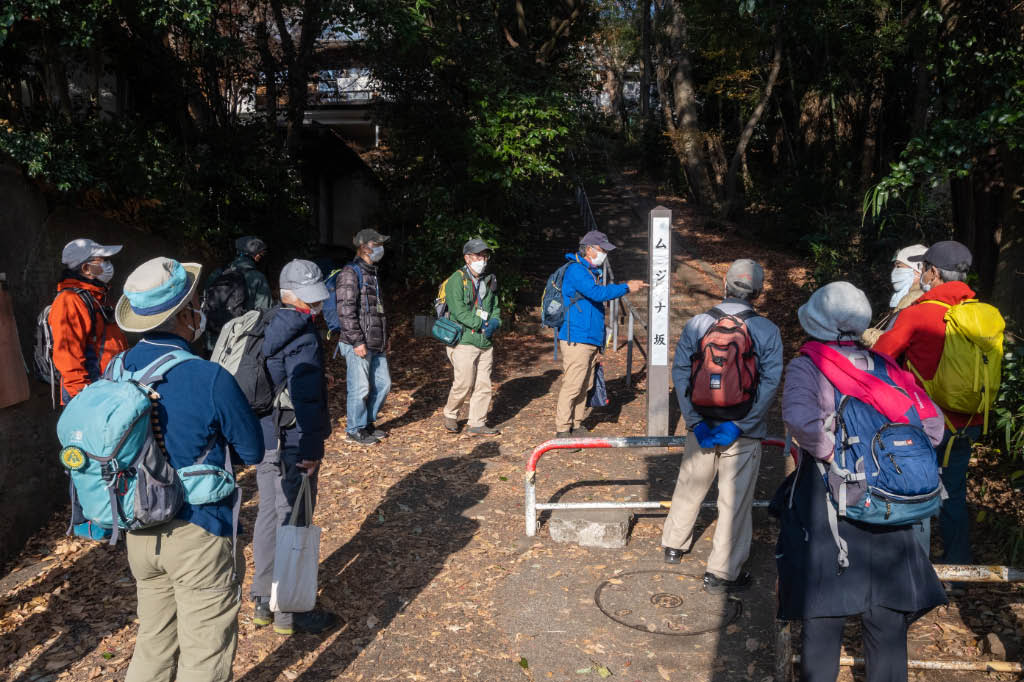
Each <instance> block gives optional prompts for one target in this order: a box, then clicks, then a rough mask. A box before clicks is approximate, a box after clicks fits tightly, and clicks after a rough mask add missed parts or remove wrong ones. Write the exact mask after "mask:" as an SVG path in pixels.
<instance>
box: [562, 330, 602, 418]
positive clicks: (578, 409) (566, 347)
mask: <svg viewBox="0 0 1024 682" xmlns="http://www.w3.org/2000/svg"><path fill="white" fill-rule="evenodd" d="M599 350H600V348H598V347H597V346H591V345H590V344H587V343H574V344H570V343H569V342H568V341H562V340H559V342H558V353H559V354H560V355H561V356H562V388H561V390H559V392H558V407H556V408H555V431H558V432H562V431H571V430H572V429H573V428H575V427H577V426H579V425H580V424H581V423H582V422H583V420H584V419H586V418H587V415H588V414H590V408H589V407H587V393H589V392H590V389H591V388H592V387H593V385H594V367H596V366H597V356H598V351H599Z"/></svg>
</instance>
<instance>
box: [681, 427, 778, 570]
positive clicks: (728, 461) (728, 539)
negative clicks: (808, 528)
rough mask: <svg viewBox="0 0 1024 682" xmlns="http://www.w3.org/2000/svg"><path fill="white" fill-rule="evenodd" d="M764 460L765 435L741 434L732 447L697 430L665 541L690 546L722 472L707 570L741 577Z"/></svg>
mask: <svg viewBox="0 0 1024 682" xmlns="http://www.w3.org/2000/svg"><path fill="white" fill-rule="evenodd" d="M760 466H761V441H760V439H757V438H739V439H738V440H737V441H736V442H735V443H733V444H732V445H730V446H729V447H727V448H722V447H714V448H702V447H701V446H700V444H699V443H698V442H697V438H696V437H695V436H694V435H693V434H692V433H691V434H690V435H689V437H688V438H687V440H686V450H685V451H684V452H683V461H682V463H681V464H680V465H679V479H678V480H677V481H676V489H675V492H673V493H672V508H671V509H670V510H669V513H668V518H667V519H665V528H664V530H663V531H662V534H661V544H662V546H664V547H673V548H675V549H681V550H684V551H689V550H690V548H691V547H692V546H693V542H694V537H693V525H694V523H696V521H697V514H698V513H700V505H701V503H702V502H703V501H704V496H705V495H707V494H708V490H710V489H711V484H712V483H713V482H714V480H715V475H716V474H717V475H718V523H717V525H716V527H715V537H714V540H712V546H711V556H709V557H708V568H707V571H708V573H712V574H714V575H716V576H718V577H719V578H723V579H725V580H735V579H736V578H737V577H739V574H740V571H741V570H742V569H743V564H744V563H745V562H746V560H747V557H748V556H750V538H751V535H752V532H753V522H752V519H751V514H750V506H751V504H753V502H754V485H755V483H757V472H758V469H759V468H760Z"/></svg>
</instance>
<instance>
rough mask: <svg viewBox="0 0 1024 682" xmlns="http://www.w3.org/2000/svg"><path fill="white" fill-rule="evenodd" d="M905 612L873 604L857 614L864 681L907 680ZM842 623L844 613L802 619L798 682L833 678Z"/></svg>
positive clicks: (831, 681) (824, 681)
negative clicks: (864, 670)
mask: <svg viewBox="0 0 1024 682" xmlns="http://www.w3.org/2000/svg"><path fill="white" fill-rule="evenodd" d="M907 615H908V614H905V613H903V612H901V611H893V610H892V609H887V608H885V607H884V606H873V607H871V609H869V610H868V611H867V612H865V613H862V614H860V621H861V624H862V625H863V631H864V662H865V665H866V668H867V678H866V679H867V682H907V627H908V625H909V624H908V622H907ZM845 623H846V618H845V617H838V618H808V619H806V620H804V622H803V634H802V637H801V640H802V642H801V644H802V646H801V651H800V679H801V681H802V682H835V680H836V678H837V677H838V676H839V652H840V648H841V646H842V643H843V625H844V624H845Z"/></svg>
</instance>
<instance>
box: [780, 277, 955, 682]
mask: <svg viewBox="0 0 1024 682" xmlns="http://www.w3.org/2000/svg"><path fill="white" fill-rule="evenodd" d="M798 317H799V319H800V324H801V326H802V327H803V329H804V331H806V332H807V334H808V335H809V336H810V337H811V340H812V341H817V342H818V343H812V344H808V345H807V346H805V347H804V348H803V349H801V350H802V353H801V355H800V356H799V357H797V358H795V359H794V360H793V361H791V362H790V363H789V366H788V367H787V368H786V373H785V384H784V388H783V394H782V417H783V421H785V423H786V428H787V430H788V433H789V435H790V436H791V437H792V438H793V439H794V440H795V441H796V443H797V444H798V445H799V448H800V465H799V466H798V468H797V471H796V472H795V473H793V474H791V475H790V477H789V478H787V479H786V481H785V482H784V483H783V485H782V487H781V488H780V489H779V491H778V492H777V493H776V496H775V499H774V500H773V502H772V509H773V512H774V513H776V514H777V515H778V516H779V518H780V531H779V539H778V543H777V545H776V551H775V554H776V562H777V566H778V572H779V618H781V619H783V620H800V621H803V629H802V654H801V657H800V661H801V663H800V679H801V680H805V681H810V682H822V681H826V680H827V681H828V682H834V681H835V679H836V677H837V676H838V674H839V653H840V647H841V644H842V634H843V625H844V623H845V622H846V619H847V618H848V617H850V616H859V617H860V620H861V623H862V625H863V639H864V657H865V659H866V663H867V680H868V682H903V681H905V680H906V679H907V628H908V627H909V625H910V623H912V622H913V621H914V620H916V619H917V618H919V617H921V616H922V615H924V614H925V613H927V612H928V611H929V610H931V609H932V608H934V607H936V606H939V605H942V604H946V603H947V600H946V595H945V592H944V591H943V589H942V585H941V583H940V582H939V580H938V578H937V577H936V575H935V571H934V570H933V569H932V566H931V563H930V562H929V560H928V556H927V554H926V553H925V551H924V550H923V549H922V547H921V546H920V544H919V543H918V542H917V541H916V539H915V526H914V525H902V526H882V525H870V524H865V523H858V522H856V521H853V520H850V519H847V518H846V517H844V516H838V522H837V526H838V535H839V536H840V537H841V538H842V540H844V541H845V544H846V548H845V561H846V563H847V564H848V565H847V566H846V567H844V568H841V569H840V567H839V566H838V563H837V551H838V550H837V540H836V537H835V536H834V534H833V531H832V529H831V528H830V525H829V516H830V515H829V506H830V505H831V502H830V501H829V500H828V497H827V495H826V487H825V484H824V481H823V479H822V475H821V474H820V473H819V468H818V467H817V466H816V465H815V462H816V461H817V462H823V463H825V464H826V465H827V464H828V463H829V462H831V460H832V457H833V455H834V454H835V452H836V451H837V448H836V423H837V419H836V396H837V393H838V391H837V389H836V387H835V382H836V381H837V380H842V379H843V378H844V377H843V376H839V375H837V374H836V373H835V371H834V370H833V369H832V367H836V368H838V369H839V371H840V372H848V373H849V376H851V377H854V381H859V380H863V379H864V377H865V375H866V374H867V373H868V372H869V371H870V370H872V369H873V368H875V367H876V366H877V365H879V364H881V365H882V366H883V367H886V368H888V367H889V366H890V365H889V363H888V362H887V359H886V358H884V357H883V356H881V355H878V354H875V353H872V352H871V351H869V350H867V349H866V348H865V347H864V346H862V345H861V344H860V342H859V339H860V335H861V333H862V332H863V331H864V329H866V328H867V326H868V324H869V323H870V321H871V305H870V303H869V302H868V299H867V296H865V295H864V292H862V291H861V290H860V289H857V288H856V287H855V286H853V285H852V284H850V283H848V282H833V283H831V284H829V285H827V286H825V287H822V288H821V289H818V290H817V291H815V292H814V294H813V295H812V296H811V298H810V300H808V301H807V303H806V304H804V305H803V306H802V307H801V308H800V310H799V313H798ZM815 351H817V352H815ZM822 357H828V358H831V360H832V362H833V363H834V364H833V365H832V366H828V365H827V363H822V361H821V358H822ZM843 358H845V359H846V360H848V361H849V363H851V364H852V368H851V367H850V366H849V365H846V363H845V362H844V361H843ZM819 366H821V367H824V369H819ZM853 368H856V369H855V370H854V369H853ZM856 370H862V371H861V372H857V371H856ZM898 371H899V370H898V368H896V369H894V370H893V372H892V375H895V374H896V373H897V372H898ZM826 372H829V374H830V376H832V378H833V380H831V381H830V379H829V378H827V377H826ZM887 376H888V375H887ZM901 378H902V379H903V380H904V381H905V380H906V378H905V377H901ZM910 383H911V384H912V383H913V382H912V381H911V382H910ZM901 386H903V385H902V384H901ZM846 387H847V388H849V386H846ZM903 393H907V394H908V395H909V399H905V398H902V397H901V396H902V395H903ZM844 395H846V393H845V392H844ZM893 395H895V396H896V397H897V399H901V400H907V402H908V403H910V402H912V400H913V399H917V402H916V403H913V404H914V405H916V407H914V408H912V409H913V410H915V413H916V414H919V415H920V419H919V421H920V425H921V426H922V427H923V429H924V432H925V434H926V435H927V437H928V439H929V440H930V441H931V443H932V446H933V447H934V446H935V445H936V444H937V443H938V442H939V441H940V440H941V438H942V416H941V414H942V413H941V412H939V411H938V409H937V408H935V406H934V403H932V402H931V400H930V399H928V397H927V396H926V395H924V394H923V392H922V391H920V389H917V388H916V386H906V391H900V392H898V393H893ZM863 397H864V398H865V401H867V402H866V403H865V404H868V403H871V401H872V399H873V396H872V395H871V393H870V392H866V393H864V394H863ZM871 404H872V406H874V404H873V403H871ZM883 407H884V406H883ZM880 411H881V410H880ZM871 435H872V434H865V436H866V437H868V438H870V437H871ZM865 436H861V437H862V438H865Z"/></svg>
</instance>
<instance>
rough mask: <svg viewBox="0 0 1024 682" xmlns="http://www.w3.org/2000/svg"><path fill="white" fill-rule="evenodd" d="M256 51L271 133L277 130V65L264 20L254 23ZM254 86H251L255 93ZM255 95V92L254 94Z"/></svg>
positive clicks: (268, 126) (267, 121) (267, 122)
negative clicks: (258, 57) (263, 83)
mask: <svg viewBox="0 0 1024 682" xmlns="http://www.w3.org/2000/svg"><path fill="white" fill-rule="evenodd" d="M256 52H257V53H258V54H259V56H260V64H261V66H262V67H263V77H264V79H265V91H264V97H265V98H266V105H265V108H266V111H265V114H266V124H267V128H268V129H269V130H270V132H271V133H273V132H275V131H276V130H277V74H278V72H279V65H278V63H277V59H275V58H274V53H273V52H271V50H270V31H268V30H267V22H266V20H261V21H259V22H257V24H256ZM255 90H256V88H255V87H254V88H253V92H254V93H255ZM254 96H255V94H254Z"/></svg>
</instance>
